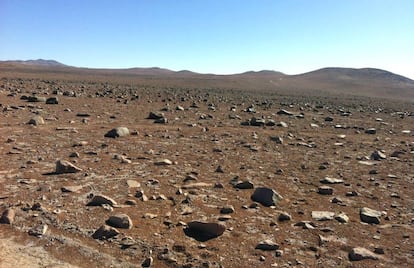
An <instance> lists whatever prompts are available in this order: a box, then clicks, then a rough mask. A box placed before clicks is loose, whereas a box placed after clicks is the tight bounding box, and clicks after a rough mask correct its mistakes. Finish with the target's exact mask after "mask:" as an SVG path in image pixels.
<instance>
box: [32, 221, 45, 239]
mask: <svg viewBox="0 0 414 268" xmlns="http://www.w3.org/2000/svg"><path fill="white" fill-rule="evenodd" d="M47 229H48V226H47V225H46V224H41V225H38V226H35V227H33V228H31V229H29V232H28V233H29V235H33V236H36V237H41V236H42V235H44V234H45V233H46V232H47Z"/></svg>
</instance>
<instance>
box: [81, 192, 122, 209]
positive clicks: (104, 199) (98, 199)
mask: <svg viewBox="0 0 414 268" xmlns="http://www.w3.org/2000/svg"><path fill="white" fill-rule="evenodd" d="M103 204H107V205H110V206H112V207H113V206H114V205H117V203H116V201H115V200H113V199H112V198H110V197H108V196H105V195H100V194H99V195H94V196H93V197H92V200H91V201H89V203H88V204H87V205H88V206H101V205H103Z"/></svg>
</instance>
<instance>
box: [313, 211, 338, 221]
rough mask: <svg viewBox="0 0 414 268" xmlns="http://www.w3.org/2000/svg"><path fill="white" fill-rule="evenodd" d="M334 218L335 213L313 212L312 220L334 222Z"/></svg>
mask: <svg viewBox="0 0 414 268" xmlns="http://www.w3.org/2000/svg"><path fill="white" fill-rule="evenodd" d="M334 216H335V213H334V212H330V211H312V219H314V220H317V221H329V220H333V218H334Z"/></svg>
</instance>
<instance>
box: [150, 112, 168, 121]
mask: <svg viewBox="0 0 414 268" xmlns="http://www.w3.org/2000/svg"><path fill="white" fill-rule="evenodd" d="M162 118H164V113H160V112H150V113H149V115H148V117H147V119H153V120H157V119H162Z"/></svg>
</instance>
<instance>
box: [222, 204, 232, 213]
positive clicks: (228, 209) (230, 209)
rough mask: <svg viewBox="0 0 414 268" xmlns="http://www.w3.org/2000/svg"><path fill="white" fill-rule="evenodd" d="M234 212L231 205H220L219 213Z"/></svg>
mask: <svg viewBox="0 0 414 268" xmlns="http://www.w3.org/2000/svg"><path fill="white" fill-rule="evenodd" d="M233 212H234V207H233V206H231V205H230V206H225V207H222V208H221V209H220V213H221V214H231V213H233Z"/></svg>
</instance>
